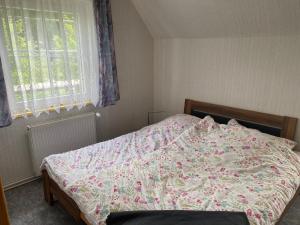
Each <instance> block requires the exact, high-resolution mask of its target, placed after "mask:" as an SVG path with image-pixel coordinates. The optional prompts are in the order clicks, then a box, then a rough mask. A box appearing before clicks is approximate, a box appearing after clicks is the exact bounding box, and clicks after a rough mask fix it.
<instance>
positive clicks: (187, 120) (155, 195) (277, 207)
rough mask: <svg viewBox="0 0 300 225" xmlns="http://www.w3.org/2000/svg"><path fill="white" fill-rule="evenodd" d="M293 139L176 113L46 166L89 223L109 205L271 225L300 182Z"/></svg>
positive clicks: (102, 215) (100, 217) (98, 221)
mask: <svg viewBox="0 0 300 225" xmlns="http://www.w3.org/2000/svg"><path fill="white" fill-rule="evenodd" d="M151 130H152V131H151ZM143 132H144V133H143ZM153 134H157V135H153ZM294 146H295V143H294V142H292V141H289V140H286V139H282V138H277V137H273V136H270V135H267V134H263V133H261V132H259V131H256V130H252V129H248V128H245V127H243V126H240V125H239V124H238V123H236V122H235V121H230V122H229V124H228V125H219V124H217V123H215V122H214V121H213V119H212V118H210V117H206V118H205V119H203V120H200V119H197V118H195V117H192V116H187V115H186V116H184V115H177V116H176V117H172V118H169V119H168V120H166V121H163V122H162V123H160V124H159V125H154V126H153V127H147V128H144V130H141V131H138V132H137V133H136V132H135V133H131V134H128V135H127V136H126V135H125V136H122V137H120V138H117V139H113V140H111V141H109V142H103V143H99V144H96V145H93V146H89V147H87V148H83V149H79V150H76V151H71V152H68V153H64V154H58V155H53V156H50V157H47V158H45V160H44V162H43V167H45V168H46V169H47V170H48V173H49V175H50V176H51V178H52V179H54V180H55V181H56V182H57V183H58V185H59V186H60V188H61V189H62V190H64V191H65V192H66V193H67V194H68V195H69V196H70V197H71V198H72V199H74V201H75V202H76V203H77V205H78V206H79V208H80V210H81V211H82V212H83V213H84V215H85V217H86V219H87V220H88V221H89V222H90V223H91V224H95V225H96V224H97V225H98V224H105V222H106V219H107V217H108V216H109V215H110V213H112V212H123V211H137V210H197V211H230V212H244V213H246V215H247V217H248V219H249V221H250V224H251V225H273V224H275V223H276V222H277V221H278V219H279V218H280V215H281V214H282V212H283V210H284V208H285V206H286V205H287V204H288V202H289V201H290V200H291V199H292V197H293V196H294V194H295V192H296V190H297V189H298V187H299V184H300V161H299V158H298V157H297V156H296V154H295V153H293V152H292V150H291V149H292V148H293V147H294Z"/></svg>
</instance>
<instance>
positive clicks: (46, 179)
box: [42, 170, 54, 205]
mask: <svg viewBox="0 0 300 225" xmlns="http://www.w3.org/2000/svg"><path fill="white" fill-rule="evenodd" d="M42 177H43V186H44V198H45V201H46V202H48V204H49V205H53V202H54V201H53V194H52V193H51V190H50V180H49V175H48V173H47V171H46V170H43V171H42Z"/></svg>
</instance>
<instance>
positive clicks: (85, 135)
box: [28, 113, 96, 176]
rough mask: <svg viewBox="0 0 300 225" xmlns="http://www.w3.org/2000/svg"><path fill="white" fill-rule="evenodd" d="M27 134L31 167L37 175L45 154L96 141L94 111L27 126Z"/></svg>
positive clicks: (75, 147)
mask: <svg viewBox="0 0 300 225" xmlns="http://www.w3.org/2000/svg"><path fill="white" fill-rule="evenodd" d="M28 135H29V144H30V150H31V157H32V163H33V169H34V173H35V175H37V176H38V175H40V174H41V172H40V165H41V163H42V160H43V158H45V157H46V156H49V155H52V154H57V153H62V152H66V151H70V150H75V149H78V148H81V147H84V146H87V145H91V144H94V143H96V124H95V113H86V114H83V115H79V116H73V117H69V118H67V119H61V120H55V121H50V122H47V123H43V124H38V125H33V126H28Z"/></svg>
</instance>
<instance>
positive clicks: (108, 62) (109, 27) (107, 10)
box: [94, 0, 120, 106]
mask: <svg viewBox="0 0 300 225" xmlns="http://www.w3.org/2000/svg"><path fill="white" fill-rule="evenodd" d="M94 11H95V18H96V32H97V42H98V54H99V61H100V64H99V65H100V66H99V67H100V68H99V74H100V79H99V85H100V88H99V95H100V100H99V103H98V106H107V105H113V104H115V103H116V101H118V100H119V99H120V93H119V85H118V78H117V65H116V55H115V46H114V33H113V23H112V15H111V4H110V0H94Z"/></svg>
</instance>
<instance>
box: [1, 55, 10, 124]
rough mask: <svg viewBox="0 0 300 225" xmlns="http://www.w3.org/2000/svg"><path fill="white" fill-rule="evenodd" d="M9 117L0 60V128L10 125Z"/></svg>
mask: <svg viewBox="0 0 300 225" xmlns="http://www.w3.org/2000/svg"><path fill="white" fill-rule="evenodd" d="M11 121H12V119H11V115H10V111H9V106H8V100H7V92H6V86H5V80H4V74H3V69H2V62H1V58H0V127H7V126H9V125H10V124H11Z"/></svg>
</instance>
